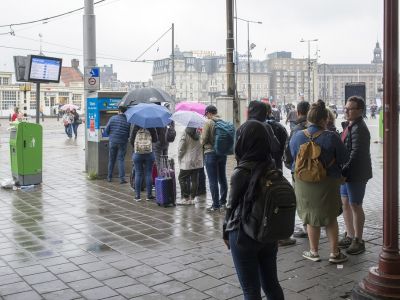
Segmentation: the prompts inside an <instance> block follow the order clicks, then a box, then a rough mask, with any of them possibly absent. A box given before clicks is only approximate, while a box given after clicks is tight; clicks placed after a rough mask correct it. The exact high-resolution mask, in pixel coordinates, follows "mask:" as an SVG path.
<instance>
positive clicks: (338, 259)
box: [329, 250, 347, 264]
mask: <svg viewBox="0 0 400 300" xmlns="http://www.w3.org/2000/svg"><path fill="white" fill-rule="evenodd" d="M345 261H347V256H346V255H344V254H343V253H341V252H340V250H339V252H338V253H331V255H329V262H330V263H332V264H340V263H343V262H345Z"/></svg>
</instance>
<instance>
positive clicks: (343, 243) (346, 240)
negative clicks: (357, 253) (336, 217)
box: [338, 232, 353, 249]
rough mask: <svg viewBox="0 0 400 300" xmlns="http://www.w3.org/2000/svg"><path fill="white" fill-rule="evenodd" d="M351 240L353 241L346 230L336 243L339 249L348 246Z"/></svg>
mask: <svg viewBox="0 0 400 300" xmlns="http://www.w3.org/2000/svg"><path fill="white" fill-rule="evenodd" d="M352 241H353V239H352V238H351V237H349V236H347V232H345V233H344V237H343V238H342V239H341V240H340V241H339V243H338V247H339V248H340V249H346V248H349V247H350V245H351V242H352Z"/></svg>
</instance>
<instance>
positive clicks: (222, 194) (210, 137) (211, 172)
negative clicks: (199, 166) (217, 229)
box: [201, 105, 228, 213]
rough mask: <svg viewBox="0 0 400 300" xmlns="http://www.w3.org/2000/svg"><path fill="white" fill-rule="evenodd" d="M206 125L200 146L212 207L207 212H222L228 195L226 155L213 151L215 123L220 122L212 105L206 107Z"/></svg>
mask: <svg viewBox="0 0 400 300" xmlns="http://www.w3.org/2000/svg"><path fill="white" fill-rule="evenodd" d="M205 116H206V118H207V121H206V123H205V124H204V128H203V131H202V136H201V144H202V146H203V149H204V162H205V166H206V171H207V176H208V183H209V185H210V192H211V197H212V205H211V206H210V207H208V208H207V211H208V212H210V213H212V212H219V211H223V210H224V209H225V208H224V206H225V204H226V197H227V195H228V181H227V179H226V158H227V157H226V155H217V154H216V153H215V150H214V142H215V122H216V121H218V120H221V118H220V116H218V110H217V108H216V107H215V106H214V105H209V106H207V107H206V110H205Z"/></svg>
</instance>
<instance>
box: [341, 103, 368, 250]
mask: <svg viewBox="0 0 400 300" xmlns="http://www.w3.org/2000/svg"><path fill="white" fill-rule="evenodd" d="M364 111H365V102H364V100H363V99H362V98H361V97H358V96H352V97H350V98H349V99H348V100H347V103H346V106H345V108H344V113H345V118H346V120H347V121H346V122H343V123H342V126H343V132H342V141H343V142H344V144H345V146H346V148H347V149H348V151H349V152H350V159H349V160H348V161H347V162H346V163H345V165H344V167H343V176H344V177H345V178H346V182H345V183H344V184H343V185H342V186H341V188H340V193H341V196H342V202H343V219H344V223H345V225H346V233H345V236H344V238H343V239H341V240H340V242H339V246H340V247H341V248H347V251H346V252H347V253H348V254H351V255H356V254H360V253H362V252H364V251H365V243H364V240H363V239H362V237H363V231H364V223H365V215H364V209H363V206H362V204H363V199H364V195H365V188H366V185H367V182H368V180H369V179H371V178H372V166H371V154H370V142H371V135H370V133H369V130H368V127H367V125H366V124H365V122H364V120H363V115H364Z"/></svg>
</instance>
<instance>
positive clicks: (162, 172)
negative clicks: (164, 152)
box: [155, 156, 176, 207]
mask: <svg viewBox="0 0 400 300" xmlns="http://www.w3.org/2000/svg"><path fill="white" fill-rule="evenodd" d="M160 164H161V166H160V169H159V170H158V175H159V176H157V177H156V179H155V188H156V202H157V204H158V205H160V206H161V205H162V206H164V207H167V206H168V205H174V206H175V202H176V178H175V171H174V169H173V168H171V166H173V161H168V157H167V156H162V157H161V159H160Z"/></svg>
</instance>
